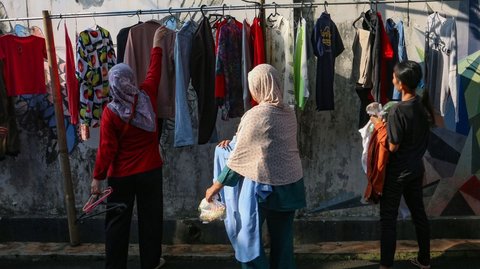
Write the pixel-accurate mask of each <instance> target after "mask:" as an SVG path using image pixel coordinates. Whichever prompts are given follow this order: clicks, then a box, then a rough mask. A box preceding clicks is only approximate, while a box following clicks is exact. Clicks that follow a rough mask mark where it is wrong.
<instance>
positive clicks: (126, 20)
mask: <svg viewBox="0 0 480 269" xmlns="http://www.w3.org/2000/svg"><path fill="white" fill-rule="evenodd" d="M1 2H2V3H3V5H4V7H5V10H4V13H5V14H6V15H7V16H8V17H24V16H41V10H44V9H47V10H51V12H52V13H53V14H57V13H71V12H83V11H97V12H100V11H113V10H137V9H151V8H165V7H170V6H172V7H180V6H191V5H195V6H199V5H201V4H203V3H205V4H213V5H221V4H222V3H226V4H242V3H243V2H240V1H221V0H218V1H215V0H208V1H187V0H184V1H179V0H178V1H160V0H157V1H154V0H142V1H127V0H78V1H73V0H68V1H66V0H65V1H59V0H49V1H34V0H25V1H23V0H22V1H19V0H15V1H13V0H10V1H5V0H4V1H1ZM276 2H277V3H282V1H276ZM283 2H288V1H283ZM461 2H463V4H461ZM465 2H469V1H449V2H447V1H445V2H444V3H443V4H441V3H440V2H436V3H432V4H431V7H432V8H433V9H434V10H443V11H442V12H444V13H446V14H449V16H455V17H457V20H458V21H459V26H458V27H459V28H461V29H463V30H462V31H463V32H462V31H461V30H460V29H459V40H465V38H467V36H465V33H468V14H467V13H464V12H462V11H459V10H460V9H462V8H465V7H462V6H461V5H464V4H465ZM467 5H468V3H467ZM378 8H379V11H380V12H382V14H383V17H384V18H389V17H392V16H393V17H398V18H404V19H405V20H406V17H407V6H406V5H401V4H397V5H396V6H394V5H393V4H388V5H379V6H378ZM366 9H368V6H367V5H350V6H334V5H331V6H330V7H329V8H328V11H329V13H330V14H331V15H332V19H333V20H334V21H335V22H336V24H337V26H338V28H339V31H340V34H341V36H342V39H343V42H344V45H345V47H346V50H345V51H344V52H343V53H342V54H341V55H340V56H339V58H337V64H336V76H335V107H336V110H335V111H331V112H316V111H315V107H314V104H313V102H314V94H313V96H312V97H311V98H310V100H309V102H308V104H307V107H306V109H305V111H303V112H300V111H299V112H298V119H299V129H298V130H299V148H300V151H301V155H302V161H303V166H304V173H305V183H306V192H307V204H308V205H307V208H306V209H305V210H303V211H301V212H300V217H302V216H303V217H305V218H307V219H308V218H316V217H321V218H325V217H356V216H364V217H376V216H377V211H378V207H377V206H371V205H368V206H366V205H363V204H361V203H360V198H361V196H362V194H363V191H364V187H365V186H366V179H365V175H364V173H363V172H362V169H361V165H360V154H361V150H362V148H361V140H360V136H359V134H358V132H357V125H358V109H359V105H360V103H359V100H358V97H357V96H356V93H355V91H354V86H353V84H352V82H351V81H350V73H351V66H352V58H353V56H352V51H351V46H352V42H353V38H354V31H353V30H354V29H353V27H352V26H351V24H352V21H353V20H354V19H356V18H357V16H358V15H359V14H360V12H361V11H364V10H366ZM465 10H467V9H465ZM322 11H323V8H322V7H320V8H316V9H315V10H314V12H313V14H314V16H313V17H315V18H316V17H318V16H319V15H320V13H321V12H322ZM408 11H409V12H408V13H409V16H410V24H409V27H407V29H406V40H407V42H408V43H407V48H408V54H409V57H410V59H412V60H417V61H422V60H423V59H422V53H421V51H422V50H423V42H424V41H423V38H422V33H421V32H420V31H418V30H417V29H420V30H423V29H424V28H425V23H426V5H425V4H424V3H422V4H411V5H410V8H409V10H408ZM269 12H270V11H267V14H269ZM279 12H281V13H283V15H284V16H286V17H293V16H294V15H293V14H292V11H291V10H283V9H280V10H279ZM231 13H232V15H234V16H236V17H237V18H243V17H245V16H247V17H248V18H252V16H253V11H248V12H244V11H239V12H233V11H232V12H231ZM0 14H1V13H0ZM192 15H193V14H192ZM162 16H163V15H160V16H157V15H154V16H152V15H148V16H147V15H142V16H141V19H142V20H148V19H151V18H152V17H153V18H157V19H160V18H161V17H162ZM183 16H186V14H181V17H183ZM295 16H298V14H296V15H295ZM198 17H200V16H198V15H197V18H198ZM137 21H138V19H137V17H136V16H134V17H122V18H118V17H107V18H96V19H92V18H83V19H68V20H66V24H67V26H68V30H69V33H70V36H73V34H74V33H75V32H76V31H77V32H80V31H82V30H84V29H85V28H87V27H92V26H93V25H94V24H98V25H101V26H103V27H104V28H106V29H108V30H109V31H110V32H111V34H112V36H114V37H115V36H116V35H117V33H118V31H119V30H120V29H121V28H123V27H126V26H129V25H132V24H135V23H136V22H137ZM310 21H311V22H313V18H310ZM465 22H467V23H465ZM17 23H18V24H22V25H25V26H28V27H32V26H39V27H40V28H43V25H42V22H41V21H31V22H24V21H16V22H12V23H11V25H8V24H7V25H4V27H6V28H9V27H10V28H13V26H14V25H15V24H17ZM57 23H58V21H55V22H54V27H56V26H57ZM461 23H463V24H461ZM61 24H63V22H61ZM61 24H60V25H61ZM462 27H463V28H462ZM462 38H463V39H462ZM55 42H56V48H57V53H58V56H59V58H60V59H59V61H60V63H61V62H62V61H63V60H62V59H64V53H65V47H64V30H63V27H60V28H59V29H58V30H56V29H55ZM477 50H478V49H477ZM469 54H470V53H468V49H465V48H464V47H463V46H462V53H461V54H460V57H463V58H465V57H466V56H467V55H469ZM463 58H459V60H460V59H463ZM309 61H310V63H309V67H311V68H310V78H311V79H310V81H311V82H312V83H311V85H310V88H311V89H314V86H315V81H314V79H313V78H314V77H315V70H314V68H315V59H314V57H311V58H310V60H309ZM60 69H62V65H61V66H60ZM60 73H61V74H62V75H63V70H60ZM476 96H478V95H476ZM64 97H65V96H64ZM16 107H17V122H18V124H19V127H20V129H21V131H22V132H21V153H20V154H19V155H18V156H17V157H7V159H5V160H3V161H0V217H34V216H35V217H53V218H56V217H64V216H65V209H64V199H63V179H62V177H61V174H60V171H59V164H58V161H57V148H56V136H55V122H54V117H53V112H52V110H53V107H52V103H51V96H50V95H47V96H42V97H35V99H33V98H31V97H19V98H18V99H17V101H16ZM66 116H67V120H68V115H66ZM472 118H473V116H472ZM449 122H451V120H449V119H448V118H446V119H445V123H446V124H445V127H444V128H439V130H437V131H435V132H436V133H438V137H440V138H442V139H443V140H442V139H440V141H447V142H445V143H443V144H441V145H443V146H444V147H447V146H449V145H450V146H451V145H452V143H450V142H449V141H456V144H455V145H456V147H455V146H452V148H454V149H456V150H457V153H459V157H458V158H457V159H455V160H453V161H450V162H446V161H442V160H441V158H434V157H435V156H433V157H432V156H431V154H430V153H427V157H429V158H431V162H430V164H431V165H427V167H428V169H429V174H428V178H427V180H426V183H429V185H428V186H427V187H426V194H425V201H426V203H427V207H428V208H429V214H430V215H437V216H438V215H442V214H443V213H445V212H449V213H448V214H449V215H479V214H480V211H479V210H478V208H480V203H479V200H478V199H479V196H480V195H475V194H471V193H468V192H465V191H463V192H461V188H462V187H464V186H465V184H466V183H469V184H473V185H474V186H478V179H477V178H476V177H475V174H477V176H478V174H479V173H478V172H477V170H478V169H479V168H480V167H477V166H475V167H476V169H473V168H474V167H473V166H472V165H470V166H469V167H466V166H464V165H458V164H461V163H470V164H471V163H473V161H472V160H474V159H475V156H477V159H478V156H479V155H478V152H479V151H478V144H479V143H478V141H477V140H478V139H479V138H475V137H474V136H473V135H472V134H474V133H475V131H476V130H478V128H479V126H478V125H475V126H476V127H475V126H474V127H472V128H471V130H470V131H469V132H468V133H467V134H459V133H458V132H457V131H456V130H455V125H454V124H453V127H452V126H451V125H452V124H450V126H449ZM472 122H473V121H472ZM476 122H478V121H476ZM237 123H238V120H231V121H229V122H223V121H221V120H219V121H218V123H217V128H218V130H219V138H221V139H227V138H230V137H231V136H232V135H233V134H234V132H235V128H236V124H237ZM172 126H173V125H172V122H168V123H167V124H166V125H165V127H167V129H166V131H165V132H164V134H163V139H162V154H163V156H164V160H165V165H164V168H163V180H164V204H165V218H166V219H182V218H194V217H196V216H197V210H196V209H197V206H198V203H199V201H200V200H201V199H202V197H203V196H204V193H205V188H206V187H207V186H208V185H209V183H210V182H211V180H212V168H213V163H212V158H213V151H214V147H215V144H207V145H202V146H191V147H184V148H173V146H172V143H171V141H172V135H173V132H172ZM67 131H68V138H69V143H68V146H69V150H70V163H71V166H72V175H73V181H74V188H75V199H76V206H77V208H78V209H79V211H80V209H81V207H82V205H83V203H84V202H85V201H86V199H87V198H88V196H89V185H90V180H91V173H92V170H93V165H94V161H95V154H96V147H97V146H98V130H95V129H92V138H91V139H90V140H88V141H86V142H81V141H79V139H78V136H77V131H76V126H72V125H71V124H67ZM474 138H475V139H474ZM468 141H470V142H469V143H467V142H468ZM473 149H475V150H477V151H475V150H473ZM472 152H473V153H472ZM462 156H463V157H462ZM432 160H433V161H432ZM462 160H463V161H462ZM469 161H470V162H469ZM439 167H440V168H441V167H443V168H445V167H447V171H444V170H445V169H444V170H442V171H444V172H441V171H440V172H439V169H438V168H439ZM472 171H473V172H472ZM476 184H477V185H476ZM430 205H431V206H430Z"/></svg>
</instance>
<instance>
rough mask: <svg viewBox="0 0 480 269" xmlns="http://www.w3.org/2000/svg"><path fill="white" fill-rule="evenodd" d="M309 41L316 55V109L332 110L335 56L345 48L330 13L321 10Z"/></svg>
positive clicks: (333, 107)
mask: <svg viewBox="0 0 480 269" xmlns="http://www.w3.org/2000/svg"><path fill="white" fill-rule="evenodd" d="M311 41H312V46H313V53H314V54H315V56H317V82H316V85H317V86H316V101H317V110H318V111H322V110H334V109H335V106H334V93H333V81H334V78H335V58H336V57H338V55H340V53H342V52H343V51H344V50H345V47H344V46H343V41H342V38H341V36H340V34H339V33H338V29H337V26H336V25H335V23H334V22H333V21H332V19H331V18H330V14H328V13H325V12H323V13H322V15H321V16H320V18H318V20H317V22H316V24H315V27H314V29H313V33H312V38H311Z"/></svg>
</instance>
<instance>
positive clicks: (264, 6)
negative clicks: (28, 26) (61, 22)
mask: <svg viewBox="0 0 480 269" xmlns="http://www.w3.org/2000/svg"><path fill="white" fill-rule="evenodd" d="M453 1H459V0H399V1H396V0H385V1H378V0H375V1H361V0H359V1H341V2H328V1H319V2H302V3H293V4H275V3H271V4H261V3H257V4H250V3H254V2H253V1H249V2H248V4H244V5H227V4H224V5H222V6H206V5H203V6H202V7H178V8H172V7H170V8H163V9H148V10H141V9H139V10H124V11H109V12H78V13H60V14H50V15H49V18H50V19H52V20H57V19H73V18H91V17H96V18H98V17H119V16H135V15H154V14H167V13H184V12H199V11H200V12H201V11H203V12H209V11H220V10H223V11H230V10H251V9H259V8H261V9H275V8H277V9H278V8H282V9H288V8H309V7H318V6H325V5H326V6H344V5H364V4H371V5H385V4H394V5H395V4H414V3H430V2H441V3H443V2H453ZM33 20H43V17H18V18H5V19H0V22H12V21H33Z"/></svg>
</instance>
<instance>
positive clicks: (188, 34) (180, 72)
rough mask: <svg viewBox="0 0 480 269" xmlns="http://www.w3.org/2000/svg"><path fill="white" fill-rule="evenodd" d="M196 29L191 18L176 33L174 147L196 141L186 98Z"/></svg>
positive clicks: (195, 24)
mask: <svg viewBox="0 0 480 269" xmlns="http://www.w3.org/2000/svg"><path fill="white" fill-rule="evenodd" d="M196 30H197V23H196V22H194V21H191V20H189V21H187V22H185V24H183V26H182V29H180V31H179V32H178V33H177V37H176V41H175V50H174V51H175V52H174V55H175V65H174V66H175V80H176V81H175V136H174V137H175V138H174V143H173V145H174V146H175V147H182V146H189V145H193V144H195V142H196V137H194V135H193V127H192V118H191V116H190V109H189V107H188V99H187V96H188V86H189V84H190V54H191V52H192V39H193V35H194V34H195V31H196Z"/></svg>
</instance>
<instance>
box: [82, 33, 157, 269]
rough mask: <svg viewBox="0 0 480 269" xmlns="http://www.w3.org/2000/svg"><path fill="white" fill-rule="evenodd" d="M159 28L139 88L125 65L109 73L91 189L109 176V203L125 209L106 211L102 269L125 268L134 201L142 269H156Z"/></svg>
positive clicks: (93, 191)
mask: <svg viewBox="0 0 480 269" xmlns="http://www.w3.org/2000/svg"><path fill="white" fill-rule="evenodd" d="M161 34H162V31H161V30H157V32H156V33H155V38H154V44H153V48H152V51H151V60H150V66H149V69H148V73H147V78H146V79H145V81H144V82H143V83H142V84H141V85H140V87H139V88H137V86H136V85H135V84H136V83H135V76H134V74H133V72H132V70H131V68H130V67H129V66H128V65H126V64H118V65H115V66H114V67H113V68H112V69H111V70H110V71H109V74H108V81H109V83H110V94H111V96H112V97H113V100H112V101H111V102H110V103H109V104H108V106H107V108H106V109H105V110H104V111H103V114H102V120H101V125H100V144H99V147H98V151H97V159H96V162H95V170H94V173H93V180H92V183H91V192H92V193H100V191H101V190H100V182H101V181H102V180H104V179H108V186H110V187H112V189H113V192H112V194H111V196H110V197H109V198H108V203H124V204H126V205H127V208H126V210H123V211H122V212H118V211H116V210H112V211H108V212H107V215H106V219H105V232H106V238H105V239H106V242H105V251H106V268H115V269H119V268H126V265H127V257H128V244H129V232H130V222H131V218H132V211H133V205H134V201H135V199H136V201H137V211H138V232H139V243H140V262H141V268H142V269H152V268H160V266H161V265H163V263H164V261H163V259H161V258H160V256H161V254H162V245H161V244H162V224H163V195H162V170H161V167H162V159H161V157H160V152H159V147H158V138H157V133H158V128H157V124H156V122H157V121H156V105H155V102H156V100H157V88H158V84H159V82H160V69H161V57H162V50H161V49H160V48H159V45H160V44H159V43H160V40H161Z"/></svg>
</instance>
